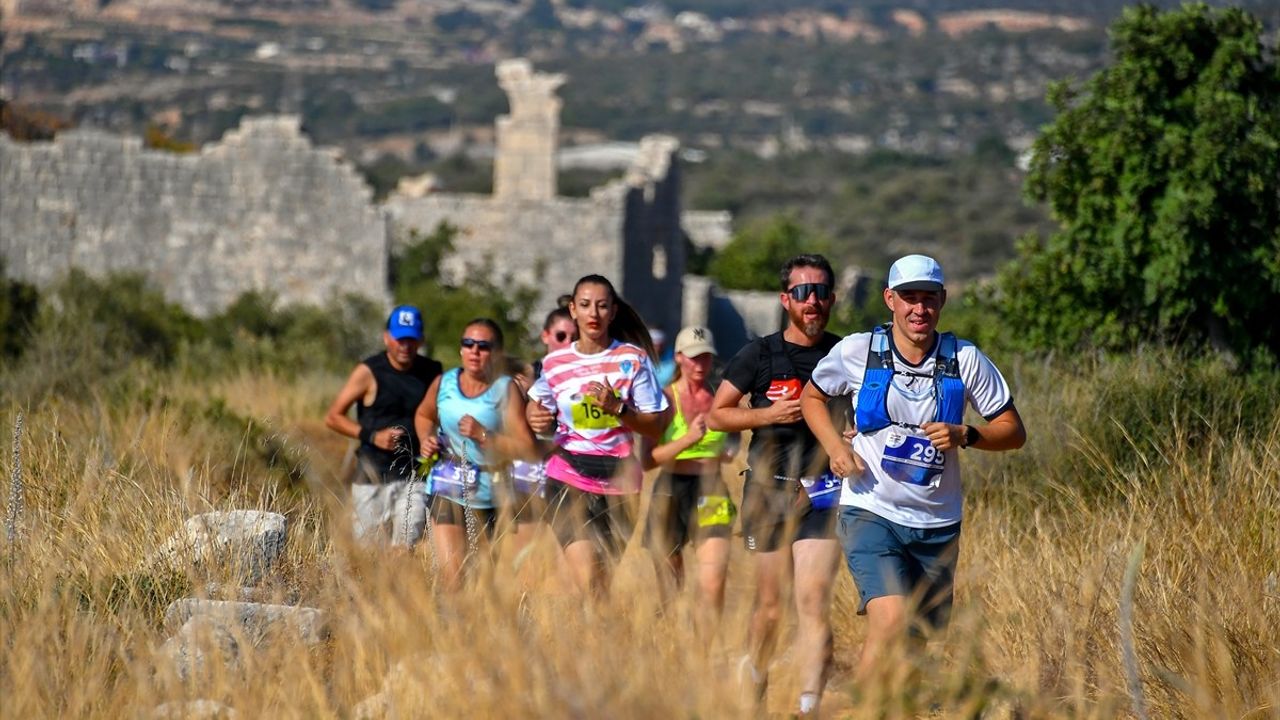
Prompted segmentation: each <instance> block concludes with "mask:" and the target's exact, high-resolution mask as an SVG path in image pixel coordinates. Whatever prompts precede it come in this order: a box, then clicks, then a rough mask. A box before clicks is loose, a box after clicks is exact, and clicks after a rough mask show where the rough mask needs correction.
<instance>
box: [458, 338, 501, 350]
mask: <svg viewBox="0 0 1280 720" xmlns="http://www.w3.org/2000/svg"><path fill="white" fill-rule="evenodd" d="M462 347H464V348H475V349H477V350H479V351H480V352H489V351H490V350H492V349H493V343H491V342H489V341H488V340H476V339H475V338H462Z"/></svg>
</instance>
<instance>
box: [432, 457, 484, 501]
mask: <svg viewBox="0 0 1280 720" xmlns="http://www.w3.org/2000/svg"><path fill="white" fill-rule="evenodd" d="M479 477H480V473H479V472H478V471H477V470H476V469H475V468H473V467H469V466H466V465H464V464H462V463H459V462H455V461H453V460H441V461H440V462H437V463H436V464H435V465H433V466H432V467H431V473H430V474H428V475H427V494H428V495H444V496H445V497H451V498H457V499H459V500H465V499H466V497H467V495H474V494H475V492H476V481H477V479H478V478H479Z"/></svg>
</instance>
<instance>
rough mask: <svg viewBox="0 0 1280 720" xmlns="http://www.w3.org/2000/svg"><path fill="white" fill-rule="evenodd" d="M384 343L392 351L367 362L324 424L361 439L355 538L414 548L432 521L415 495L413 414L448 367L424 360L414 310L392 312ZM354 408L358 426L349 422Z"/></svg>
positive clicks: (355, 472)
mask: <svg viewBox="0 0 1280 720" xmlns="http://www.w3.org/2000/svg"><path fill="white" fill-rule="evenodd" d="M382 342H383V344H384V345H385V346H386V350H385V352H382V353H378V354H376V355H371V356H369V357H367V358H365V359H364V360H363V361H362V362H361V363H360V364H358V365H356V367H355V369H354V370H352V371H351V375H350V376H349V377H348V378H347V382H346V384H345V385H343V386H342V389H341V390H339V391H338V395H337V397H335V398H334V400H333V403H332V404H331V405H330V406H329V410H328V412H326V413H325V416H324V423H325V425H326V426H328V427H329V429H330V430H333V431H334V432H337V433H339V434H341V435H346V436H347V437H350V438H356V439H358V440H359V441H360V444H359V446H358V447H357V448H356V451H355V456H354V462H353V463H352V467H351V472H350V474H349V476H348V480H347V481H348V482H349V483H350V484H351V505H352V531H353V534H354V536H355V538H356V539H357V540H361V541H370V542H375V543H377V542H386V541H391V542H392V543H393V544H397V545H413V544H414V543H416V542H417V541H418V538H420V537H421V536H422V530H423V527H424V526H425V523H426V507H425V504H424V502H423V498H422V494H421V493H409V492H408V490H409V480H410V479H411V478H412V477H413V473H414V463H413V458H414V457H416V456H417V454H418V437H417V435H416V434H415V433H414V432H413V414H414V411H415V409H416V408H417V407H418V404H419V403H421V402H422V397H423V395H424V394H426V392H427V388H428V387H429V386H430V385H431V383H432V381H434V380H435V379H436V378H437V377H438V376H439V375H440V371H441V367H440V363H438V362H436V361H435V360H432V359H430V358H426V357H423V356H421V355H419V354H418V349H419V348H421V347H422V313H421V312H419V311H418V309H417V308H416V307H413V306H412V305H400V306H399V307H397V308H395V309H394V310H392V311H391V315H390V316H389V317H388V318H387V326H386V330H385V331H384V332H383V333H382ZM357 403H358V404H357ZM352 405H355V406H356V419H355V420H352V419H351V418H349V417H347V413H348V412H349V411H350V410H351V406H352Z"/></svg>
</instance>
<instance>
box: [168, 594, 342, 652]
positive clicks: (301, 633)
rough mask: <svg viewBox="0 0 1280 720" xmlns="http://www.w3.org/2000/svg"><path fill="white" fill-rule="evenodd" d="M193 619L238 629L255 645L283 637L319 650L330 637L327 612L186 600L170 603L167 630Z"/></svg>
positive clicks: (231, 602)
mask: <svg viewBox="0 0 1280 720" xmlns="http://www.w3.org/2000/svg"><path fill="white" fill-rule="evenodd" d="M193 619H202V620H210V621H212V622H214V623H215V624H217V625H218V626H219V627H223V628H234V629H236V630H238V631H239V632H240V633H242V634H243V636H244V637H246V638H248V639H249V640H250V641H251V642H253V643H254V644H258V643H260V642H262V641H263V640H265V639H267V638H273V637H280V638H288V639H290V640H297V641H298V642H301V643H302V644H304V645H306V646H307V647H315V646H317V645H319V644H320V643H322V642H324V640H325V638H326V637H327V635H328V628H327V624H326V623H327V620H326V615H325V612H324V611H323V610H318V609H316V608H309V607H301V606H297V605H268V604H265V603H256V602H238V601H232V600H201V599H198V598H183V599H181V600H175V601H173V602H172V603H170V604H169V607H168V608H166V609H165V611H164V624H165V628H166V629H168V630H170V631H173V630H174V629H177V628H181V627H183V626H185V625H186V624H187V623H188V622H190V621H191V620H193Z"/></svg>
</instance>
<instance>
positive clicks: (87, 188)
mask: <svg viewBox="0 0 1280 720" xmlns="http://www.w3.org/2000/svg"><path fill="white" fill-rule="evenodd" d="M0 187H3V188H4V191H3V193H0V257H3V258H4V261H5V265H6V267H7V272H9V273H10V274H11V275H13V276H14V277H18V278H22V279H24V280H27V281H30V282H34V283H36V284H40V285H44V284H47V283H49V282H52V281H54V280H56V279H57V278H59V277H61V276H62V275H64V274H66V272H67V271H68V270H70V269H71V268H73V267H78V268H81V269H83V270H85V271H87V272H90V273H93V274H102V273H107V272H112V271H132V272H140V273H143V274H145V275H146V276H147V277H148V278H150V279H151V281H152V282H154V283H155V284H156V285H157V286H158V287H159V288H160V289H161V290H163V291H164V293H165V295H166V296H167V297H168V298H170V299H171V300H174V301H176V302H178V303H180V304H182V305H183V306H185V307H186V308H188V309H189V310H191V311H192V312H194V313H196V314H199V315H207V314H211V313H214V312H217V311H219V310H221V309H222V308H224V307H226V306H227V305H228V304H230V303H231V302H233V301H234V300H235V299H236V298H237V297H239V296H240V295H242V294H243V293H245V292H247V291H250V290H264V291H270V292H272V293H275V294H276V296H277V297H279V299H280V300H281V301H282V302H285V303H312V304H322V303H324V302H325V301H326V300H328V299H330V298H332V297H336V296H338V295H340V294H343V293H349V292H357V293H359V292H363V293H365V294H372V295H374V296H375V297H379V298H381V297H382V296H385V294H386V282H387V281H386V277H387V250H386V222H385V221H384V220H383V218H382V215H381V213H380V212H379V211H378V208H376V207H375V206H374V205H373V204H372V202H371V198H372V192H371V191H370V189H369V187H368V186H367V185H366V184H365V183H364V180H363V178H361V177H360V175H359V173H357V172H356V171H355V169H354V168H353V167H351V166H350V165H349V164H347V163H345V162H343V161H342V160H341V158H340V156H339V155H338V153H337V152H336V151H334V150H328V149H320V148H316V147H313V146H312V145H311V142H310V141H309V140H307V138H306V137H305V136H303V135H302V133H301V131H300V129H299V121H298V118H297V117H292V116H283V117H258V118H247V119H245V120H244V121H243V122H242V123H241V125H240V128H239V129H238V130H234V131H232V132H229V133H227V134H226V136H224V137H223V138H222V140H221V141H219V142H216V143H213V144H211V145H206V146H204V147H203V148H201V150H200V152H199V153H193V154H187V155H180V154H175V153H169V152H161V151H158V150H150V149H146V148H143V147H142V141H141V140H140V139H139V138H130V137H120V136H117V135H111V134H108V133H104V132H101V131H97V130H70V131H66V132H63V133H59V135H58V136H57V138H56V139H55V140H54V141H53V142H37V143H16V142H13V141H12V140H10V139H9V138H8V136H6V135H2V134H0Z"/></svg>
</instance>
